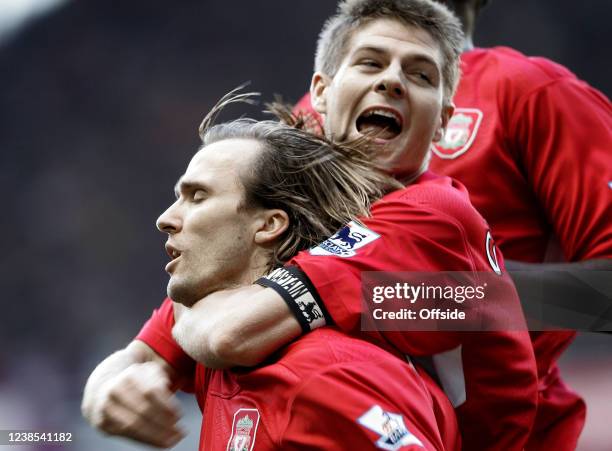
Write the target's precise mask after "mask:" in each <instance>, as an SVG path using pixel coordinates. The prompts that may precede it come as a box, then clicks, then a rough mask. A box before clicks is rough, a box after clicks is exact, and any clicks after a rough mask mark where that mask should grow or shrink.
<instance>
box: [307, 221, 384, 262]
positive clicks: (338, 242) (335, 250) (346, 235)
mask: <svg viewBox="0 0 612 451" xmlns="http://www.w3.org/2000/svg"><path fill="white" fill-rule="evenodd" d="M378 238H380V235H379V234H378V233H376V232H373V231H371V230H370V229H368V228H367V227H365V226H363V225H361V224H358V223H357V222H355V221H351V222H349V223H348V224H347V225H345V226H344V227H342V228H341V229H340V230H338V231H337V232H336V233H335V234H334V235H332V236H330V237H329V238H328V239H326V240H325V241H323V242H322V243H321V244H319V245H318V246H316V247H313V248H312V249H310V251H309V252H310V253H311V254H312V255H335V256H337V257H352V256H353V255H357V252H356V251H357V249H359V248H361V247H363V246H365V245H366V244H369V243H371V242H372V241H375V240H377V239H378Z"/></svg>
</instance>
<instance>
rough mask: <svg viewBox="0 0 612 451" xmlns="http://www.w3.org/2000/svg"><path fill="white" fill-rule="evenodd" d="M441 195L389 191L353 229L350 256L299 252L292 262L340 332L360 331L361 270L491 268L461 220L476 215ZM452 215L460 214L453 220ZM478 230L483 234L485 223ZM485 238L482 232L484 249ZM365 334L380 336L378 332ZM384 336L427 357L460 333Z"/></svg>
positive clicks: (457, 339) (456, 339) (451, 344)
mask: <svg viewBox="0 0 612 451" xmlns="http://www.w3.org/2000/svg"><path fill="white" fill-rule="evenodd" d="M448 189H451V190H454V189H453V188H450V187H449V188H448ZM444 191H447V189H444V190H442V194H441V195H440V190H439V189H438V188H437V187H433V188H432V189H431V190H430V189H429V188H422V187H417V188H411V189H406V190H401V191H398V192H395V193H392V194H391V195H388V196H386V197H384V198H383V199H382V200H381V201H379V202H377V203H376V204H374V206H373V207H372V210H371V217H369V218H364V219H362V220H361V224H359V225H355V226H354V228H356V230H357V233H359V234H360V235H363V236H364V238H363V239H362V240H361V241H360V242H359V243H354V244H353V247H352V250H351V251H350V252H348V253H346V252H345V253H344V254H342V252H338V253H337V255H334V249H333V248H332V249H331V250H330V251H329V252H327V253H325V252H324V251H323V252H321V250H320V248H321V246H322V247H323V248H324V250H325V248H328V249H329V248H331V247H333V245H334V243H329V244H328V245H326V244H325V243H323V245H320V246H319V247H317V248H314V249H311V250H309V251H303V252H301V253H299V254H298V255H297V256H296V257H295V258H294V259H293V260H292V261H291V262H290V264H292V265H296V266H298V267H299V268H300V269H301V270H302V271H303V272H304V273H306V275H307V276H308V278H309V279H310V281H311V282H312V283H313V285H314V286H315V288H316V290H317V293H318V294H319V296H320V298H321V299H322V301H323V304H324V305H325V307H326V308H327V311H328V312H329V314H330V315H331V317H332V318H333V320H334V321H335V323H336V324H337V325H338V326H339V327H340V328H341V329H342V330H344V331H345V332H350V333H356V332H359V327H360V315H361V311H362V305H361V298H362V286H361V276H362V272H364V271H389V272H393V271H420V272H437V271H479V270H480V271H485V270H490V268H486V267H483V266H482V264H481V263H480V262H479V261H478V259H476V258H475V250H474V249H472V248H471V245H470V242H471V241H472V240H471V239H470V237H468V235H467V232H466V230H465V227H464V225H465V224H463V223H462V222H460V221H461V219H462V218H463V219H465V220H466V221H467V224H469V223H470V222H471V221H474V220H477V221H480V220H481V218H480V216H479V215H477V213H476V212H475V211H473V210H468V213H467V214H466V212H465V211H464V205H465V202H466V201H464V200H462V199H459V198H457V197H455V195H454V194H452V195H451V196H450V197H448V196H446V193H445V192H444ZM451 192H452V191H451ZM440 197H442V200H441V199H440ZM440 204H443V205H445V206H446V207H448V208H447V210H448V212H444V211H443V210H442V209H441V208H440ZM469 208H470V209H471V206H470V207H469ZM453 213H458V214H459V216H458V217H454V216H453ZM483 222H484V221H483ZM347 227H353V226H351V225H349V226H347ZM468 227H469V226H468ZM481 228H482V229H483V230H484V226H483V225H481ZM351 230H352V229H351ZM346 239H350V238H346ZM484 239H485V237H484V232H483V237H482V250H484ZM328 241H329V240H328ZM319 254H324V255H319ZM349 254H350V255H349ZM369 334H371V335H374V336H375V338H377V339H380V338H381V337H380V336H379V335H378V334H379V333H378V332H369ZM384 335H385V337H386V338H387V339H389V340H390V341H391V342H392V343H393V344H394V345H395V346H396V347H397V348H398V349H400V350H401V351H402V352H404V353H408V354H411V355H431V354H435V353H438V352H442V351H445V350H448V349H450V348H454V347H456V346H458V345H459V344H460V337H459V334H457V333H451V332H445V333H435V332H434V333H428V332H410V331H407V332H402V333H393V332H389V333H385V334H384Z"/></svg>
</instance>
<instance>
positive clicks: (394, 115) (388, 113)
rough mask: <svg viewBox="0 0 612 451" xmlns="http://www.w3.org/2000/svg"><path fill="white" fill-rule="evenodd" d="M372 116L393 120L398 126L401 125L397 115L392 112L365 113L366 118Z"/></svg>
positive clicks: (378, 110) (380, 110)
mask: <svg viewBox="0 0 612 451" xmlns="http://www.w3.org/2000/svg"><path fill="white" fill-rule="evenodd" d="M373 114H377V115H379V116H385V117H389V118H391V119H393V120H395V121H396V122H397V123H398V125H399V124H400V123H401V119H400V117H399V116H398V115H397V114H395V113H394V112H392V111H389V110H382V109H373V110H370V111H368V112H367V113H366V117H368V116H372V115H373Z"/></svg>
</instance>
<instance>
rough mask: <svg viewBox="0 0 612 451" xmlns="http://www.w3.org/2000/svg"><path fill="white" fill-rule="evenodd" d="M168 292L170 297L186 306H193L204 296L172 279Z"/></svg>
mask: <svg viewBox="0 0 612 451" xmlns="http://www.w3.org/2000/svg"><path fill="white" fill-rule="evenodd" d="M166 292H167V294H168V297H169V298H170V299H172V300H173V301H174V302H177V303H179V304H182V305H184V306H185V307H192V306H193V305H194V304H195V303H196V302H198V300H200V299H201V298H202V297H204V296H198V295H197V294H195V293H194V290H191V289H189V288H188V287H186V286H185V285H184V284H179V283H173V281H172V280H170V282H168V288H167V290H166Z"/></svg>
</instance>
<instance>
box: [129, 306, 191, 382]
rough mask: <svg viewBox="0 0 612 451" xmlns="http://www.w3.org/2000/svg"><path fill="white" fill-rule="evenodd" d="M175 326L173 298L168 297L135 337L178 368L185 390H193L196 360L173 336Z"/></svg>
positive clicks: (173, 366)
mask: <svg viewBox="0 0 612 451" xmlns="http://www.w3.org/2000/svg"><path fill="white" fill-rule="evenodd" d="M173 326H174V309H173V307H172V300H171V299H170V298H166V299H164V302H163V303H162V304H161V306H160V307H159V308H158V309H155V310H153V314H152V315H151V318H149V320H148V321H147V322H146V323H145V324H144V326H143V327H142V329H141V330H140V332H139V333H138V335H137V336H136V338H135V339H136V340H140V341H142V342H144V343H145V344H147V345H148V346H149V347H151V349H153V350H154V351H155V352H156V353H157V354H159V355H160V356H161V357H162V358H163V359H164V360H165V361H166V362H168V364H169V365H170V366H172V368H174V369H175V370H176V372H177V374H178V376H179V379H180V381H181V382H182V388H183V389H184V390H185V391H193V390H192V389H191V387H190V386H191V385H192V382H191V381H193V377H194V375H195V361H194V360H193V359H192V358H191V357H189V356H188V355H187V354H186V353H185V352H184V351H183V349H182V348H181V347H180V346H179V345H178V344H177V343H176V341H174V338H172V327H173Z"/></svg>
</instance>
